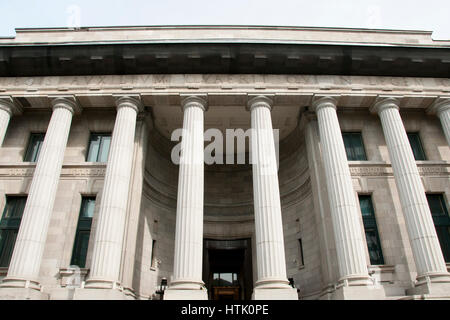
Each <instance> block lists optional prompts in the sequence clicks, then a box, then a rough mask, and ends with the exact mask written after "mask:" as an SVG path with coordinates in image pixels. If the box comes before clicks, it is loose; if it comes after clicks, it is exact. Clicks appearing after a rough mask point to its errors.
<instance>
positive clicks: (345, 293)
mask: <svg viewBox="0 0 450 320" xmlns="http://www.w3.org/2000/svg"><path fill="white" fill-rule="evenodd" d="M329 297H330V298H331V300H384V299H386V293H385V291H384V288H383V287H378V286H348V287H345V286H342V287H339V288H336V290H335V291H334V292H333V293H331V294H329Z"/></svg>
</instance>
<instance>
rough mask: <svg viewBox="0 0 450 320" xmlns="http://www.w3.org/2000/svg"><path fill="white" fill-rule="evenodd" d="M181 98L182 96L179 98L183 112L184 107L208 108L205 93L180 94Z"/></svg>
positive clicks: (205, 109)
mask: <svg viewBox="0 0 450 320" xmlns="http://www.w3.org/2000/svg"><path fill="white" fill-rule="evenodd" d="M180 97H181V98H184V99H183V100H181V110H182V111H183V112H184V110H186V108H188V107H199V108H201V109H203V111H207V110H208V101H207V99H208V96H207V95H203V94H200V95H197V94H196V95H184V94H181V95H180Z"/></svg>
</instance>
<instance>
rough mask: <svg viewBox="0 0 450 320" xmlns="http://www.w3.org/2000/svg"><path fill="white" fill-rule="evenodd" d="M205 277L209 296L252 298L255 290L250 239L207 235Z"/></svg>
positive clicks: (215, 298) (212, 297)
mask: <svg viewBox="0 0 450 320" xmlns="http://www.w3.org/2000/svg"><path fill="white" fill-rule="evenodd" d="M203 279H204V281H205V285H206V288H207V289H208V296H209V299H210V300H250V299H251V296H252V292H253V274H252V250H251V242H250V239H239V240H212V239H205V240H204V258H203Z"/></svg>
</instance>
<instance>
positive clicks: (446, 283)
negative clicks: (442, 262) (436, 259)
mask: <svg viewBox="0 0 450 320" xmlns="http://www.w3.org/2000/svg"><path fill="white" fill-rule="evenodd" d="M406 294H407V295H409V296H415V297H413V299H450V274H449V273H440V274H430V275H425V276H421V277H417V282H416V284H415V287H414V288H410V289H407V290H406Z"/></svg>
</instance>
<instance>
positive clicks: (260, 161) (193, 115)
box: [164, 96, 298, 300]
mask: <svg viewBox="0 0 450 320" xmlns="http://www.w3.org/2000/svg"><path fill="white" fill-rule="evenodd" d="M182 107H183V112H184V117H183V138H182V142H181V157H180V167H179V176H178V197H177V213H176V217H177V218H176V227H175V256H174V272H173V278H172V281H171V286H170V287H169V289H168V290H166V292H165V294H164V298H165V299H166V300H172V299H207V293H206V290H202V288H203V287H204V283H203V281H202V254H203V194H204V190H203V189H204V184H203V180H204V178H203V176H204V172H203V171H204V168H203V163H204V151H203V148H204V139H203V132H204V128H203V127H204V125H203V118H204V112H205V111H206V110H207V103H206V101H205V100H203V99H201V98H199V97H187V98H186V99H184V100H183V102H182ZM271 109H272V101H271V100H270V99H269V98H267V97H264V96H257V97H254V98H253V99H251V100H250V101H249V103H248V110H249V111H250V112H251V127H252V130H253V132H252V138H251V150H252V167H253V197H254V211H255V238H256V260H257V281H256V285H255V289H254V292H253V298H254V299H275V298H278V299H295V300H296V299H298V295H297V292H296V289H294V288H292V287H291V286H290V285H289V281H288V280H287V276H286V259H285V251H284V239H283V223H282V219H281V203H280V191H279V186H278V173H277V162H276V154H275V142H274V137H273V130H272V119H271V115H270V112H271ZM266 289H269V290H266ZM273 290H277V294H276V295H273Z"/></svg>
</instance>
